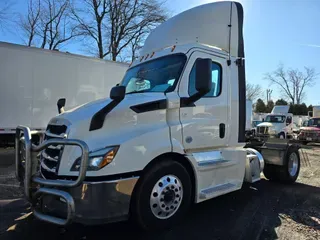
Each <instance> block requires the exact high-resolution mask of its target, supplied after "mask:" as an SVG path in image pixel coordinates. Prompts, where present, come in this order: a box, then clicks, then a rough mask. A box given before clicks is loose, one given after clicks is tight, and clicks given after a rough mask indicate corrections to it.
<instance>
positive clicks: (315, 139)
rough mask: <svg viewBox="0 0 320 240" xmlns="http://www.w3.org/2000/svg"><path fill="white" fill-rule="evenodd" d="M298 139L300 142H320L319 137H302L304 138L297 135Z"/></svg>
mask: <svg viewBox="0 0 320 240" xmlns="http://www.w3.org/2000/svg"><path fill="white" fill-rule="evenodd" d="M298 139H299V140H300V141H310V142H320V137H318V136H310V137H309V136H306V135H304V136H301V135H299V136H298Z"/></svg>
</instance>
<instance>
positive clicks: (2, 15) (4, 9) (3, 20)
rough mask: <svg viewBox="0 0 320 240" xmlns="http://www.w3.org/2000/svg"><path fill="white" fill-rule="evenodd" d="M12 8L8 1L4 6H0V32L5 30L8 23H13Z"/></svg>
mask: <svg viewBox="0 0 320 240" xmlns="http://www.w3.org/2000/svg"><path fill="white" fill-rule="evenodd" d="M11 7H12V2H11V1H6V3H4V5H3V6H0V30H4V29H5V26H6V25H7V24H8V22H10V21H11V18H10V16H11V14H12V13H11V11H10V10H11Z"/></svg>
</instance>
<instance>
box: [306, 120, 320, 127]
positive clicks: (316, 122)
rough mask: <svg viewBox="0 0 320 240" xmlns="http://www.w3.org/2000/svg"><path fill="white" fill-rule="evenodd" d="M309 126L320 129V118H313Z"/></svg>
mask: <svg viewBox="0 0 320 240" xmlns="http://www.w3.org/2000/svg"><path fill="white" fill-rule="evenodd" d="M308 126H312V127H320V118H312V119H310V120H309V122H308Z"/></svg>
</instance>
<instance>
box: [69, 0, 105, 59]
mask: <svg viewBox="0 0 320 240" xmlns="http://www.w3.org/2000/svg"><path fill="white" fill-rule="evenodd" d="M107 1H108V0H82V1H81V2H82V3H83V6H82V7H77V6H75V7H74V8H73V9H72V14H73V17H74V19H75V20H77V21H78V23H79V31H80V34H81V35H83V36H85V37H88V38H90V39H92V40H93V41H94V43H95V44H96V46H97V49H98V51H97V52H98V54H97V55H98V57H99V58H104V57H106V56H107V55H108V54H109V51H105V49H104V46H105V45H106V39H105V36H106V35H107V33H106V26H105V22H106V14H107V13H108V2H107Z"/></svg>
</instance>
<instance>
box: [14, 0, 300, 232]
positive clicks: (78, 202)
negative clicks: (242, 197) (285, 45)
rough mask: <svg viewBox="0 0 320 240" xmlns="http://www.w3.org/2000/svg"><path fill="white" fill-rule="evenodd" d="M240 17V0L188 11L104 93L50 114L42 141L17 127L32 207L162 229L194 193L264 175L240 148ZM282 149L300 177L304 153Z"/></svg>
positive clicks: (19, 161) (257, 157)
mask: <svg viewBox="0 0 320 240" xmlns="http://www.w3.org/2000/svg"><path fill="white" fill-rule="evenodd" d="M242 24H243V9H242V6H241V5H240V4H239V3H236V2H217V3H210V4H206V5H202V6H199V7H196V8H193V9H190V10H188V11H186V12H183V13H181V14H179V15H177V16H175V17H173V18H171V19H170V20H168V21H167V22H165V23H163V24H162V25H160V26H159V27H157V28H156V29H155V30H154V31H153V32H152V33H151V34H150V35H149V36H148V38H147V40H146V42H145V45H144V47H143V49H142V52H141V56H140V57H139V58H138V59H137V60H136V61H135V62H133V63H132V65H131V67H130V68H129V69H128V70H127V72H126V74H125V76H124V77H123V80H122V81H121V83H120V84H119V85H118V86H115V87H114V88H113V89H112V90H111V92H110V97H109V98H104V99H100V100H98V101H95V102H91V103H88V104H85V105H82V106H80V107H77V108H75V109H72V110H69V111H65V112H63V113H62V114H60V115H58V116H56V117H54V118H52V119H51V120H50V122H49V123H48V126H47V129H46V132H45V139H44V141H43V142H42V143H41V144H40V145H38V146H34V145H32V144H31V142H30V140H31V134H30V131H29V129H28V128H27V127H24V126H19V127H18V128H17V135H16V156H17V157H16V172H17V176H18V178H19V179H21V178H23V176H24V182H25V195H26V197H27V199H28V200H29V201H30V202H31V203H32V205H33V212H34V215H35V216H36V217H37V218H39V219H41V220H43V221H47V222H50V223H54V224H58V225H67V224H70V223H71V222H72V221H75V222H80V223H84V224H92V223H104V222H113V221H119V220H124V219H128V218H130V219H133V220H134V222H135V223H137V224H138V225H139V226H140V227H142V228H143V229H157V228H164V227H168V226H171V225H172V224H173V223H174V222H176V221H177V220H178V219H181V217H183V216H184V214H185V213H186V211H187V209H188V208H189V207H190V206H191V204H192V203H199V202H203V201H205V200H208V199H211V198H214V197H217V196H220V195H223V194H226V193H229V192H232V191H235V190H238V189H240V188H241V187H242V184H243V182H244V181H246V182H249V183H253V182H256V181H258V180H260V173H261V172H262V171H263V169H264V165H265V161H264V159H263V157H262V155H261V154H260V153H259V152H258V151H257V150H255V149H248V148H247V149H245V148H244V146H245V144H246V143H245V122H246V99H245V70H244V47H243V36H242V28H243V27H242ZM208 29H215V30H214V31H208ZM231 36H232V37H231ZM21 146H22V147H21ZM38 152H40V159H37V158H36V157H37V156H38V155H37V153H38ZM286 154H287V155H288V154H289V155H288V156H290V157H288V158H287V157H285V159H280V161H281V163H280V162H279V163H275V162H274V164H278V165H279V166H278V167H283V166H282V165H285V171H281V174H284V176H282V179H285V180H286V181H288V182H294V181H295V180H296V178H297V176H298V174H299V168H300V160H299V154H298V152H297V151H296V150H295V149H293V148H292V149H291V148H290V150H289V151H286ZM287 155H285V156H287ZM288 159H291V160H290V161H292V164H291V165H290V164H289V163H288V161H289V160H288ZM39 161H40V166H39V164H38V162H39ZM280 165H281V166H280ZM293 166H294V167H293ZM21 172H24V175H23V174H22V173H21ZM279 173H280V171H279ZM273 176H275V175H274V174H273ZM34 186H38V188H36V189H35V188H34ZM39 186H40V187H39Z"/></svg>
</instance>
